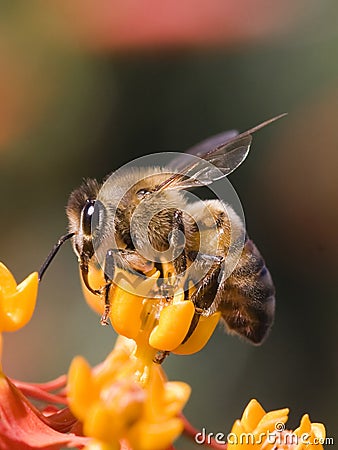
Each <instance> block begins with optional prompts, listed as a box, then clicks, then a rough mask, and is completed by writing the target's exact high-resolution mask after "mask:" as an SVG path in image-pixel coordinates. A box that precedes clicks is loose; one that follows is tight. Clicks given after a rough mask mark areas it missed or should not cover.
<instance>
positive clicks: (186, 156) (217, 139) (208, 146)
mask: <svg viewBox="0 0 338 450" xmlns="http://www.w3.org/2000/svg"><path fill="white" fill-rule="evenodd" d="M237 135H238V131H236V130H229V131H223V132H222V133H219V134H216V135H215V136H211V137H210V138H208V139H204V140H203V141H202V142H199V143H198V144H196V145H194V146H193V147H190V148H188V149H187V150H186V151H185V152H184V153H181V154H180V155H179V156H177V157H176V158H174V159H173V160H172V161H171V162H170V164H169V165H168V168H169V169H171V170H176V171H180V170H183V169H184V168H186V167H187V166H188V165H189V163H191V157H190V155H195V156H198V157H199V158H203V157H204V155H206V154H207V153H209V152H210V151H211V150H213V149H215V148H217V147H219V146H220V145H224V144H225V143H227V142H229V141H231V140H232V139H233V138H234V137H235V136H237Z"/></svg>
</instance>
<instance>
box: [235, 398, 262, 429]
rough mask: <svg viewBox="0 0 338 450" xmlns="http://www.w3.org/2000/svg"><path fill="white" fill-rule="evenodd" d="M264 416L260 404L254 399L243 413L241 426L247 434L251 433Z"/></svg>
mask: <svg viewBox="0 0 338 450" xmlns="http://www.w3.org/2000/svg"><path fill="white" fill-rule="evenodd" d="M265 414H266V413H265V411H264V409H263V407H262V406H261V405H260V403H258V401H257V400H256V399H252V400H250V402H249V403H248V405H247V407H246V408H245V410H244V412H243V415H242V418H241V424H242V426H243V427H244V428H245V430H246V431H247V432H251V431H253V430H254V429H255V428H256V427H257V425H258V423H259V422H260V421H261V420H262V418H263V417H264V416H265Z"/></svg>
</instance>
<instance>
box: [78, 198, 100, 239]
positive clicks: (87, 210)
mask: <svg viewBox="0 0 338 450" xmlns="http://www.w3.org/2000/svg"><path fill="white" fill-rule="evenodd" d="M104 218H105V207H104V206H103V204H102V203H101V202H100V201H99V200H87V201H86V204H85V206H84V207H83V210H82V217H81V224H82V231H83V234H85V235H86V236H91V235H92V234H93V233H94V231H96V230H98V229H99V227H100V226H101V224H102V223H103V221H104Z"/></svg>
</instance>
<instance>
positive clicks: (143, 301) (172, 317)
mask: <svg viewBox="0 0 338 450" xmlns="http://www.w3.org/2000/svg"><path fill="white" fill-rule="evenodd" d="M159 276H160V273H159V271H157V270H153V271H152V272H151V273H149V274H148V279H146V280H144V279H143V278H141V277H138V276H135V275H131V274H129V273H126V272H124V271H122V270H117V275H116V277H115V279H114V287H113V289H112V293H111V298H110V300H111V312H110V320H111V323H112V326H113V328H114V329H115V331H116V332H117V333H118V334H120V335H122V336H125V337H127V338H129V339H133V340H134V341H135V342H136V343H137V344H138V346H140V345H141V346H144V345H147V346H148V347H150V348H152V349H153V352H152V354H153V355H155V354H156V351H158V350H161V351H170V352H173V353H176V354H180V355H187V354H192V353H196V352H198V351H199V350H201V349H202V348H203V347H204V346H205V345H206V344H207V342H208V340H209V339H210V337H211V335H212V333H213V332H214V330H215V328H216V325H217V323H218V321H219V319H220V313H219V312H216V313H214V314H212V315H211V316H209V317H204V316H201V317H200V320H199V323H198V325H197V327H196V329H195V331H194V332H193V334H192V335H191V336H190V337H189V339H188V340H187V341H186V342H185V343H184V344H182V342H183V340H184V338H185V336H186V334H187V332H188V330H189V326H190V323H191V321H192V318H193V315H194V312H195V307H194V305H193V303H192V301H190V300H185V299H184V293H183V291H182V289H181V290H178V291H177V292H176V293H175V295H174V298H173V299H172V300H171V301H169V302H168V301H167V300H166V299H163V298H149V292H150V291H151V290H152V289H153V288H154V287H155V285H156V282H157V279H158V278H159ZM89 282H90V285H91V286H93V287H95V288H96V289H97V288H99V287H100V286H102V285H103V283H104V279H103V275H102V271H100V270H95V269H93V270H91V271H90V274H89ZM83 292H84V296H85V298H86V301H87V303H88V304H89V305H90V306H91V307H92V308H93V309H94V310H95V311H96V312H99V313H101V314H102V313H103V308H104V302H103V299H102V298H101V299H100V298H99V297H98V296H97V295H94V294H92V293H91V292H90V291H88V290H87V289H86V287H85V286H84V285H83ZM135 292H137V295H136V294H135ZM145 328H147V333H145V332H144V330H145Z"/></svg>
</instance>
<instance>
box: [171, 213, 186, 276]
mask: <svg viewBox="0 0 338 450" xmlns="http://www.w3.org/2000/svg"><path fill="white" fill-rule="evenodd" d="M182 215H183V213H182V211H180V210H176V211H175V213H174V222H173V230H172V232H171V234H170V239H169V241H170V244H171V245H172V247H173V250H174V255H176V254H177V253H179V255H178V256H177V258H175V260H174V262H173V264H174V268H175V272H176V276H177V279H178V282H179V281H180V279H181V278H182V276H183V275H184V272H185V271H186V270H187V255H186V251H185V228H184V223H183V217H182ZM177 284H178V283H177Z"/></svg>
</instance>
